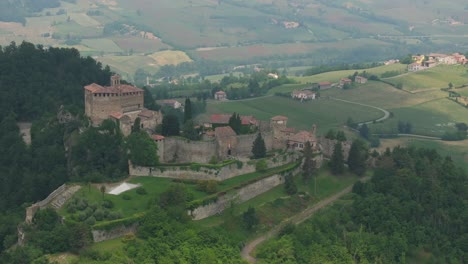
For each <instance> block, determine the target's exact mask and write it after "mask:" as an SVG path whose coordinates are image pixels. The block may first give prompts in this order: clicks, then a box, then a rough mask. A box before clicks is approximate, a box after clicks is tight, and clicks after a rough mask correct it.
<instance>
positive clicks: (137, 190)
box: [136, 187, 148, 195]
mask: <svg viewBox="0 0 468 264" xmlns="http://www.w3.org/2000/svg"><path fill="white" fill-rule="evenodd" d="M136 193H137V194H139V195H146V194H148V192H146V189H145V188H143V187H139V188H137V189H136Z"/></svg>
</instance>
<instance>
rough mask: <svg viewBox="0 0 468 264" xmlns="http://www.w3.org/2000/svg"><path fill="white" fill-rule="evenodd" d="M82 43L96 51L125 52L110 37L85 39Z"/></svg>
mask: <svg viewBox="0 0 468 264" xmlns="http://www.w3.org/2000/svg"><path fill="white" fill-rule="evenodd" d="M81 43H82V44H83V45H85V46H87V47H89V48H91V49H94V50H96V51H102V52H106V53H108V52H112V53H113V52H123V50H122V49H121V48H120V47H119V46H117V44H115V43H114V42H113V41H112V40H110V39H83V40H82V41H81Z"/></svg>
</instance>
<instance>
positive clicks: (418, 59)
mask: <svg viewBox="0 0 468 264" xmlns="http://www.w3.org/2000/svg"><path fill="white" fill-rule="evenodd" d="M412 59H413V63H411V64H409V65H408V71H410V72H414V71H420V70H424V69H428V68H431V67H434V66H436V65H439V64H445V65H455V64H461V65H465V64H467V63H468V59H467V58H466V57H465V55H463V54H460V53H453V54H452V55H447V54H440V53H431V54H429V55H427V56H425V55H414V56H412Z"/></svg>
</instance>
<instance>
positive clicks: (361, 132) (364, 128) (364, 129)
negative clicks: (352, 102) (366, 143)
mask: <svg viewBox="0 0 468 264" xmlns="http://www.w3.org/2000/svg"><path fill="white" fill-rule="evenodd" d="M359 135H361V137H363V138H365V139H369V127H368V126H367V125H366V124H363V125H362V126H361V127H360V128H359Z"/></svg>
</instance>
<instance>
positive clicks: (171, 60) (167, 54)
mask: <svg viewBox="0 0 468 264" xmlns="http://www.w3.org/2000/svg"><path fill="white" fill-rule="evenodd" d="M148 57H150V58H152V59H153V60H154V61H155V62H156V64H157V65H159V66H162V65H168V64H170V65H177V64H180V63H182V62H191V61H192V59H190V57H189V56H187V54H186V53H185V52H182V51H170V50H166V51H159V52H156V53H153V54H151V55H149V56H148Z"/></svg>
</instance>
